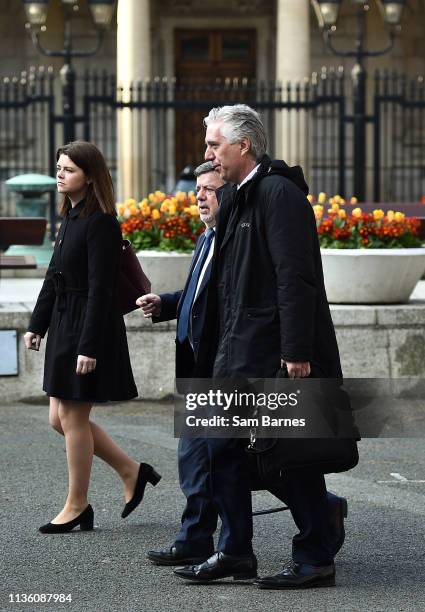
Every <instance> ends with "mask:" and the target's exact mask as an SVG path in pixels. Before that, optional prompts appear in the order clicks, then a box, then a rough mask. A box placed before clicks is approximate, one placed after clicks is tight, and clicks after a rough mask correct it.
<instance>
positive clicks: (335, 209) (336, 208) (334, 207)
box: [332, 203, 339, 212]
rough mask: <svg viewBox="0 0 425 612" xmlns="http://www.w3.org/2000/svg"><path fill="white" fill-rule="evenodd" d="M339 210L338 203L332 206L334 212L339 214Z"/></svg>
mask: <svg viewBox="0 0 425 612" xmlns="http://www.w3.org/2000/svg"><path fill="white" fill-rule="evenodd" d="M338 210H339V204H336V203H334V204H332V212H338Z"/></svg>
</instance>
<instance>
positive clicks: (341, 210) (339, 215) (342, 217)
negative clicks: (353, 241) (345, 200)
mask: <svg viewBox="0 0 425 612" xmlns="http://www.w3.org/2000/svg"><path fill="white" fill-rule="evenodd" d="M346 216H347V214H346V212H345V210H343V209H342V208H340V209H339V211H338V217H339V218H340V219H345V217H346Z"/></svg>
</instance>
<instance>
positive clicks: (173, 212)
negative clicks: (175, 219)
mask: <svg viewBox="0 0 425 612" xmlns="http://www.w3.org/2000/svg"><path fill="white" fill-rule="evenodd" d="M168 210H169V212H170V215H175V214H176V210H177V208H176V205H175V204H170V206H169V208H168Z"/></svg>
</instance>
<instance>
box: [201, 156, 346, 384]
mask: <svg viewBox="0 0 425 612" xmlns="http://www.w3.org/2000/svg"><path fill="white" fill-rule="evenodd" d="M306 193H307V186H306V184H305V182H304V179H303V177H302V172H301V171H300V169H299V170H297V169H291V168H289V167H288V166H286V164H284V162H271V160H270V159H269V158H268V157H267V156H264V158H263V160H262V162H261V164H260V167H259V169H258V171H257V173H256V174H255V175H254V178H253V179H252V180H251V181H249V182H248V183H246V184H245V185H243V186H242V187H241V188H240V189H239V190H238V191H236V188H235V187H229V186H225V187H224V188H221V193H220V192H219V193H218V198H219V201H220V210H219V215H218V224H217V232H216V244H215V253H214V265H213V270H212V277H211V280H210V289H209V297H208V306H207V309H208V311H207V316H206V321H207V322H210V325H207V326H206V328H205V332H204V336H203V339H202V342H201V347H200V352H199V357H198V372H197V375H198V376H201V377H207V376H211V375H212V374H213V375H214V376H215V377H217V378H228V377H233V376H236V377H237V376H248V377H250V376H255V377H264V378H268V377H273V376H275V374H276V372H277V371H278V370H279V368H280V360H281V358H282V359H284V360H285V361H294V362H295V361H297V362H307V361H309V362H310V363H311V364H312V366H313V367H316V368H317V369H318V370H319V371H320V373H321V375H322V376H324V377H335V378H339V377H341V376H342V372H341V366H340V359H339V352H338V346H337V342H336V337H335V331H334V327H333V323H332V319H331V315H330V311H329V306H328V302H327V298H326V292H325V286H324V280H323V271H322V263H321V257H320V247H319V241H318V236H317V229H316V223H315V218H314V213H313V210H312V207H311V205H310V203H309V202H308V200H307V198H306V196H305V194H306ZM217 311H218V312H219V317H218V318H219V329H217V328H215V329H214V325H212V322H213V321H214V320H215V319H217V316H216V313H217ZM214 357H215V359H214Z"/></svg>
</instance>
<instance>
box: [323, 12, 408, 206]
mask: <svg viewBox="0 0 425 612" xmlns="http://www.w3.org/2000/svg"><path fill="white" fill-rule="evenodd" d="M351 1H352V3H353V4H355V5H357V32H356V42H355V49H354V50H352V51H340V50H338V49H336V48H335V47H334V45H333V41H332V34H333V33H334V32H335V31H336V23H337V20H338V13H339V9H340V5H341V4H342V0H312V4H313V8H314V11H315V13H316V17H317V20H318V23H319V27H320V28H321V30H322V32H323V38H324V41H325V43H326V46H327V47H328V49H330V50H331V51H332V53H333V54H334V55H337V56H339V57H354V58H355V60H356V63H355V65H354V67H353V69H352V71H351V78H352V81H353V98H354V117H353V123H354V193H355V195H356V197H357V198H358V199H359V200H364V198H365V179H366V172H365V166H366V122H367V121H368V117H367V116H366V80H367V72H366V70H365V67H364V62H363V60H364V58H366V57H377V56H379V55H384V54H385V53H388V52H389V51H391V49H392V48H393V46H394V41H395V28H396V27H397V26H398V25H399V24H400V22H401V18H402V14H403V8H404V6H405V3H406V2H405V0H376V2H377V4H378V6H379V9H380V11H381V15H382V18H383V20H384V22H385V24H386V25H387V26H388V28H389V42H388V45H387V46H386V47H384V48H383V49H379V50H373V51H371V50H369V49H366V47H365V43H364V39H365V31H366V23H365V20H366V12H367V11H368V10H369V2H370V1H371V0H369V1H368V0H351Z"/></svg>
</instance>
